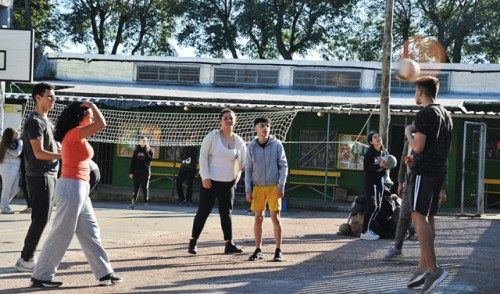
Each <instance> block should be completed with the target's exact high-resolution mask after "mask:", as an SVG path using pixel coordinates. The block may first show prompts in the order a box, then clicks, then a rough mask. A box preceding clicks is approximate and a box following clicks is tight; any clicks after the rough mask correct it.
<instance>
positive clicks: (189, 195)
mask: <svg viewBox="0 0 500 294" xmlns="http://www.w3.org/2000/svg"><path fill="white" fill-rule="evenodd" d="M195 175H196V169H187V168H186V169H185V168H181V169H180V170H179V174H178V175H177V180H176V184H177V196H179V200H180V201H184V200H185V199H186V200H187V201H192V199H193V181H194V176H195ZM184 182H186V185H187V191H186V195H184V187H183V186H182V184H183V183H184Z"/></svg>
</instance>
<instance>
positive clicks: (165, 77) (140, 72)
mask: <svg viewBox="0 0 500 294" xmlns="http://www.w3.org/2000/svg"><path fill="white" fill-rule="evenodd" d="M137 81H139V82H154V83H155V82H156V83H168V84H199V83H200V68H199V67H195V66H161V65H138V66H137Z"/></svg>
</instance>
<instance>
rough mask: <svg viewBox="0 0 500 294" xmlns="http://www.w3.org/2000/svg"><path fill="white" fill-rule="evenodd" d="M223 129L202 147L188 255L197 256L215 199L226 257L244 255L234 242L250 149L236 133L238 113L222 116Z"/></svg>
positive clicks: (224, 110)
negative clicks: (238, 190) (234, 217)
mask: <svg viewBox="0 0 500 294" xmlns="http://www.w3.org/2000/svg"><path fill="white" fill-rule="evenodd" d="M219 118H220V123H221V129H220V130H214V131H212V132H210V133H209V134H208V135H207V136H206V137H205V138H204V139H203V143H202V144H201V149H200V176H201V179H202V185H201V190H200V205H199V206H198V211H197V212H196V216H195V218H194V222H193V230H192V233H191V239H190V240H189V247H188V253H190V254H196V253H197V244H198V238H199V237H200V234H201V232H202V231H203V227H204V226H205V222H206V221H207V218H208V216H209V215H210V213H211V212H212V209H213V207H214V203H215V200H216V199H217V201H218V203H219V216H220V221H221V226H222V231H223V233H224V241H225V248H224V253H225V254H234V253H242V252H243V250H241V249H240V248H239V247H237V246H236V245H235V244H234V242H233V225H232V221H231V214H232V211H233V202H234V192H235V187H236V184H237V183H238V181H239V179H240V177H241V172H242V170H243V168H244V166H245V160H246V153H247V148H246V145H245V141H243V139H242V138H241V137H240V136H238V135H237V134H235V133H234V125H235V124H236V114H235V113H234V112H233V111H232V110H230V109H227V108H225V109H223V110H222V112H221V114H220V116H219Z"/></svg>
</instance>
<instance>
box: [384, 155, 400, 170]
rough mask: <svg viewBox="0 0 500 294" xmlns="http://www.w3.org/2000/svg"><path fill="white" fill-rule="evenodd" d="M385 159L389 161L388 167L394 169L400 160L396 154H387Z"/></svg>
mask: <svg viewBox="0 0 500 294" xmlns="http://www.w3.org/2000/svg"><path fill="white" fill-rule="evenodd" d="M384 159H385V160H386V161H388V162H389V166H388V167H387V168H388V169H393V168H395V167H396V165H398V160H397V159H396V157H395V156H394V155H386V156H385V158H384Z"/></svg>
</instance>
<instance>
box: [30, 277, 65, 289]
mask: <svg viewBox="0 0 500 294" xmlns="http://www.w3.org/2000/svg"><path fill="white" fill-rule="evenodd" d="M61 285H62V282H55V281H42V280H38V279H35V278H31V281H30V287H33V288H57V287H61Z"/></svg>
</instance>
